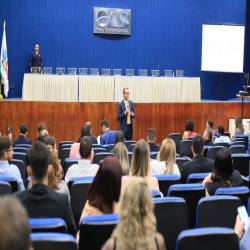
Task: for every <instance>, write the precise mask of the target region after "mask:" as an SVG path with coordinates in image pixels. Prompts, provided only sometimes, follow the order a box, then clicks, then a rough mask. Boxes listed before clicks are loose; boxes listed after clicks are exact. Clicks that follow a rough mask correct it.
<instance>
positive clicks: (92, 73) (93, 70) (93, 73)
mask: <svg viewBox="0 0 250 250" xmlns="http://www.w3.org/2000/svg"><path fill="white" fill-rule="evenodd" d="M90 75H92V76H98V75H99V69H96V68H90Z"/></svg>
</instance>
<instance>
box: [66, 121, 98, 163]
mask: <svg viewBox="0 0 250 250" xmlns="http://www.w3.org/2000/svg"><path fill="white" fill-rule="evenodd" d="M84 136H88V137H90V127H89V126H87V125H84V126H82V129H81V138H83V137H84ZM79 150H80V143H79V142H76V143H74V144H72V146H71V149H70V152H69V157H70V158H81V156H80V151H79ZM90 160H91V162H93V160H94V151H93V150H92V143H91V156H90Z"/></svg>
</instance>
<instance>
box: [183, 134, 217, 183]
mask: <svg viewBox="0 0 250 250" xmlns="http://www.w3.org/2000/svg"><path fill="white" fill-rule="evenodd" d="M191 148H192V152H193V156H194V157H193V159H192V160H191V161H189V162H186V163H184V164H183V165H182V170H181V182H182V183H186V182H187V178H188V176H189V175H190V174H194V173H209V172H212V169H213V166H214V161H213V160H211V159H207V158H205V157H204V156H203V152H204V141H203V137H202V135H200V134H197V135H195V137H194V139H193V142H192V147H191Z"/></svg>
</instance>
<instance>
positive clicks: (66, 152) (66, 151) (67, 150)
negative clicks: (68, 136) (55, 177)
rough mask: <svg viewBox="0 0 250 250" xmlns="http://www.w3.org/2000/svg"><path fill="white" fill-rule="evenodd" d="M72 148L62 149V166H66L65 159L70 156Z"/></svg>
mask: <svg viewBox="0 0 250 250" xmlns="http://www.w3.org/2000/svg"><path fill="white" fill-rule="evenodd" d="M69 154H70V148H64V149H62V150H61V166H64V161H65V159H67V158H69Z"/></svg>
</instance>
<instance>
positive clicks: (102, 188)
mask: <svg viewBox="0 0 250 250" xmlns="http://www.w3.org/2000/svg"><path fill="white" fill-rule="evenodd" d="M121 178H122V168H121V164H120V162H119V160H118V159H117V158H114V157H111V156H108V157H106V158H105V159H104V160H103V161H102V162H101V164H100V167H99V170H98V171H97V173H96V176H95V178H94V180H93V182H92V184H91V185H90V187H89V190H88V201H89V205H91V206H93V207H96V208H98V209H99V210H100V211H101V212H102V213H104V214H110V213H113V212H114V211H113V210H114V208H113V203H114V202H118V200H119V197H120V192H121Z"/></svg>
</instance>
